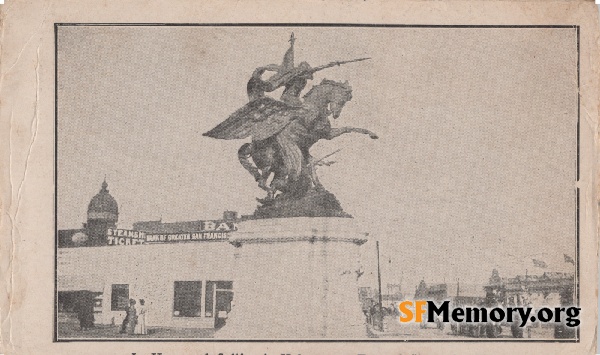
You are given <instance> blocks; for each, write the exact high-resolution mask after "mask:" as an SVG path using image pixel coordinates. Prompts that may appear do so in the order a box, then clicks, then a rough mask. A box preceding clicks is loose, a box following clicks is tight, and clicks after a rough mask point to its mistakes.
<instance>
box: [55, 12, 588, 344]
mask: <svg viewBox="0 0 600 355" xmlns="http://www.w3.org/2000/svg"><path fill="white" fill-rule="evenodd" d="M54 30H55V33H54V35H55V63H54V64H55V72H56V77H55V110H56V111H55V187H56V189H55V198H56V202H55V203H56V208H55V218H56V219H55V250H54V257H55V295H54V341H56V342H78V341H100V340H102V341H135V342H143V341H158V340H169V341H203V342H205V341H222V342H228V341H240V340H249V341H267V342H268V341H282V340H288V341H306V342H311V341H324V342H341V341H362V342H431V341H436V342H440V341H442V342H478V341H495V342H530V341H536V342H553V343H555V342H579V341H580V338H579V328H578V326H579V324H580V318H579V316H580V314H579V312H580V310H581V308H580V282H579V281H580V267H579V266H580V252H581V251H580V228H579V223H580V203H581V196H580V190H579V187H578V185H577V182H578V181H579V179H580V174H581V166H580V145H581V144H580V141H581V134H580V131H581V128H580V127H581V103H580V96H579V89H580V27H579V26H576V25H569V24H555V23H552V22H548V24H546V25H510V24H503V25H427V24H423V25H411V24H395V25H389V24H371V25H361V24H334V23H330V24H327V23H325V24H314V23H313V24H307V23H304V24H299V23H289V24H282V23H278V24H259V23H245V24H235V23H230V24H207V23H189V24H176V23H155V24H141V23H140V24H135V23H106V24H99V23H55V24H54ZM586 326H588V327H590V326H591V325H590V324H587V325H586Z"/></svg>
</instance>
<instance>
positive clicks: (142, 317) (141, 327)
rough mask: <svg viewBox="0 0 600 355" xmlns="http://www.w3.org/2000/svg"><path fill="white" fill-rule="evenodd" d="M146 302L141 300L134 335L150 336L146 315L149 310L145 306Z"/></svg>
mask: <svg viewBox="0 0 600 355" xmlns="http://www.w3.org/2000/svg"><path fill="white" fill-rule="evenodd" d="M145 303H146V301H144V300H143V299H140V306H139V307H138V309H137V324H136V325H135V332H134V334H148V330H147V329H146V313H147V312H148V309H147V308H146V305H145Z"/></svg>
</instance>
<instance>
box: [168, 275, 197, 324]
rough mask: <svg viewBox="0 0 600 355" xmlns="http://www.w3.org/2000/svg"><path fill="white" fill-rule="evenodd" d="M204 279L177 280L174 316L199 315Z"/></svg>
mask: <svg viewBox="0 0 600 355" xmlns="http://www.w3.org/2000/svg"><path fill="white" fill-rule="evenodd" d="M201 298H202V281H175V295H174V297H173V300H174V302H173V316H175V317H199V316H200V302H201Z"/></svg>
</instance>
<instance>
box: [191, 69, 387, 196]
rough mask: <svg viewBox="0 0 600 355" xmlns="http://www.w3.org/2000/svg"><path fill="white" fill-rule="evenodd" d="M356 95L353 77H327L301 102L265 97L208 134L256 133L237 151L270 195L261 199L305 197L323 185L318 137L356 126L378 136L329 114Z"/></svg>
mask: <svg viewBox="0 0 600 355" xmlns="http://www.w3.org/2000/svg"><path fill="white" fill-rule="evenodd" d="M351 99H352V88H351V87H350V85H349V84H348V82H345V83H341V82H336V81H332V80H327V79H324V80H323V81H321V83H320V84H318V85H315V86H313V88H312V89H311V90H310V91H309V92H308V93H306V95H304V96H303V102H302V104H301V105H299V106H295V105H290V104H287V103H285V102H282V101H278V100H275V99H273V98H271V97H268V96H265V97H261V98H258V99H256V100H253V101H250V102H249V103H248V104H246V105H245V106H244V107H242V108H240V109H239V110H237V111H236V112H234V113H233V114H232V115H231V116H229V118H227V119H226V120H225V121H224V122H222V123H220V124H219V125H217V126H216V127H215V128H213V129H212V130H210V131H208V132H206V133H204V134H203V135H204V136H208V137H212V138H217V139H244V138H247V137H252V142H251V143H246V144H244V145H242V147H241V148H240V149H239V151H238V157H239V160H240V163H241V164H242V166H243V167H244V168H245V169H246V170H248V171H249V172H250V173H251V174H252V175H253V176H254V178H255V180H256V181H257V182H258V185H259V186H260V187H261V188H262V189H264V190H265V191H267V193H268V195H267V198H266V199H264V200H259V201H261V202H268V201H272V200H273V199H274V198H275V197H276V196H279V195H281V196H282V197H293V198H300V197H302V196H303V195H304V194H305V193H306V192H307V191H308V190H309V189H311V188H313V187H314V188H316V189H322V186H321V184H320V183H319V181H318V179H317V176H316V172H315V164H314V159H313V158H312V157H311V155H310V152H309V150H310V148H311V147H312V146H313V145H314V144H315V143H316V142H318V141H319V140H321V139H328V140H331V139H333V138H335V137H339V136H340V135H342V134H345V133H352V132H356V133H362V134H367V135H369V136H370V137H371V138H372V139H377V138H378V137H377V135H376V134H375V133H373V132H371V131H369V130H366V129H362V128H354V127H342V128H333V127H332V126H331V122H330V121H329V116H330V115H331V116H333V118H334V119H337V118H338V117H339V116H340V114H341V112H342V109H343V108H344V105H345V104H346V103H347V102H348V101H350V100H351ZM250 158H251V159H252V161H251V160H250ZM271 176H272V180H271V182H270V183H269V179H270V178H271ZM277 192H281V193H280V194H279V195H278V194H277Z"/></svg>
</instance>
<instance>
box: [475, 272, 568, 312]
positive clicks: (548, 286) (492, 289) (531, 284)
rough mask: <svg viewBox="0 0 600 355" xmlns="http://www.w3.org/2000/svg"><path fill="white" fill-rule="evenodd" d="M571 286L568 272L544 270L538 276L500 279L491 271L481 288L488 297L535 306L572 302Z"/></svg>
mask: <svg viewBox="0 0 600 355" xmlns="http://www.w3.org/2000/svg"><path fill="white" fill-rule="evenodd" d="M574 286H575V278H574V274H572V273H563V272H545V273H543V274H542V275H539V276H538V275H517V276H515V277H511V278H502V277H500V275H499V273H498V271H497V270H493V271H492V276H491V277H490V280H489V284H488V285H486V286H485V291H486V294H487V295H488V297H489V298H493V299H495V300H496V301H497V302H500V303H504V304H506V305H516V306H521V305H532V306H534V307H536V308H537V307H544V306H551V307H554V306H559V305H564V306H569V305H573V291H574Z"/></svg>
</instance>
